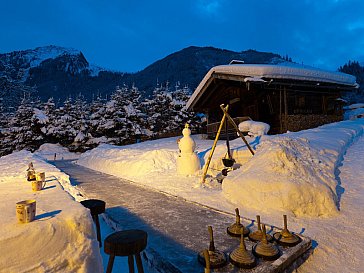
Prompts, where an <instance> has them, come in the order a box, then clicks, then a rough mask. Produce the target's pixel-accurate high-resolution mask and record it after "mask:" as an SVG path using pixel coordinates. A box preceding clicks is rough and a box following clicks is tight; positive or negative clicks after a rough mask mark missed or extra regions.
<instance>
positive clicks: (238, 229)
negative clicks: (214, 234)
mask: <svg viewBox="0 0 364 273" xmlns="http://www.w3.org/2000/svg"><path fill="white" fill-rule="evenodd" d="M249 232H250V230H249V229H248V228H247V227H244V225H243V224H241V223H240V214H239V209H238V208H236V209H235V223H234V224H232V225H231V226H230V227H228V228H227V233H228V234H229V235H230V236H233V237H240V235H241V234H243V235H244V237H246V236H248V234H249Z"/></svg>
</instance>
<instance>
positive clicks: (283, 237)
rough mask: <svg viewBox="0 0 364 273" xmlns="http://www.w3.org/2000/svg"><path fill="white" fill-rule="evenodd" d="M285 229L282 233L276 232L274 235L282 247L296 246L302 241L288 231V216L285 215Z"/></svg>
mask: <svg viewBox="0 0 364 273" xmlns="http://www.w3.org/2000/svg"><path fill="white" fill-rule="evenodd" d="M283 221H284V228H283V230H282V231H281V232H276V233H274V234H273V237H274V239H275V240H276V241H277V243H278V244H279V245H281V246H295V245H297V244H299V243H300V242H301V241H302V239H301V238H300V237H299V236H297V235H296V234H293V233H291V232H290V231H289V230H288V229H287V215H283Z"/></svg>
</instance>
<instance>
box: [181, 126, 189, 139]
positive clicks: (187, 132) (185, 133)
mask: <svg viewBox="0 0 364 273" xmlns="http://www.w3.org/2000/svg"><path fill="white" fill-rule="evenodd" d="M182 134H183V136H184V137H187V136H190V135H191V130H190V129H189V128H184V129H183V130H182Z"/></svg>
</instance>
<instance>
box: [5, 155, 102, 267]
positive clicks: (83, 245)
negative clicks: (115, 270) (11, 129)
mask: <svg viewBox="0 0 364 273" xmlns="http://www.w3.org/2000/svg"><path fill="white" fill-rule="evenodd" d="M29 162H33V164H34V167H35V169H36V171H45V172H46V181H47V184H46V186H45V188H44V189H43V190H42V191H39V192H33V191H32V190H31V185H30V182H28V181H27V180H26V169H27V165H28V163H29ZM0 168H1V170H2V172H1V174H0V198H1V200H2V202H1V203H0V211H1V222H0V229H1V234H0V249H2V250H4V251H2V252H1V255H0V271H1V272H80V273H81V272H102V271H103V268H102V262H101V255H100V251H99V246H98V242H97V240H96V239H95V238H96V235H95V231H94V227H93V222H92V218H91V216H90V213H89V211H88V210H87V209H86V208H84V207H83V206H82V205H81V204H79V203H78V202H75V201H74V200H73V199H72V198H71V197H70V195H69V194H67V193H66V192H64V190H63V188H62V186H61V185H60V183H63V185H65V186H67V185H68V189H69V190H73V191H76V189H74V188H73V187H72V186H70V182H69V177H68V176H67V175H65V174H64V173H61V172H60V171H59V170H58V169H57V168H55V167H54V166H52V165H49V164H47V163H45V162H44V161H42V159H41V158H40V157H38V156H36V155H33V154H31V153H30V152H27V151H21V152H17V153H13V154H11V155H8V156H4V157H1V158H0ZM73 194H74V195H75V196H77V193H75V192H74V193H73ZM27 199H35V200H36V202H37V203H36V218H35V220H34V221H33V222H31V223H27V224H21V223H18V222H17V219H16V214H15V204H16V203H17V202H19V201H22V200H27Z"/></svg>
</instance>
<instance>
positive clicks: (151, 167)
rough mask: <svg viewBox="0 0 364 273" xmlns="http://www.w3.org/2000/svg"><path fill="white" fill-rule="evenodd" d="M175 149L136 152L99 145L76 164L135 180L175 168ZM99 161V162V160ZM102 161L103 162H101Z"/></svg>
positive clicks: (136, 150)
mask: <svg viewBox="0 0 364 273" xmlns="http://www.w3.org/2000/svg"><path fill="white" fill-rule="evenodd" d="M177 156H178V151H177V149H175V150H174V151H173V150H168V149H158V150H147V151H145V150H138V149H130V148H129V147H127V146H126V147H125V146H124V147H118V146H113V145H109V144H101V145H100V146H98V147H97V148H95V149H93V150H90V151H87V152H86V153H84V154H82V156H81V157H80V158H79V160H78V161H77V164H80V165H83V166H86V167H91V168H93V169H96V170H99V171H103V172H105V173H112V174H113V175H116V176H119V177H123V178H126V179H131V180H135V178H136V177H141V176H145V175H146V174H151V173H153V172H164V171H166V170H170V169H175V168H176V160H177ZM100 159H101V160H100ZM102 159H104V160H102Z"/></svg>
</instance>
